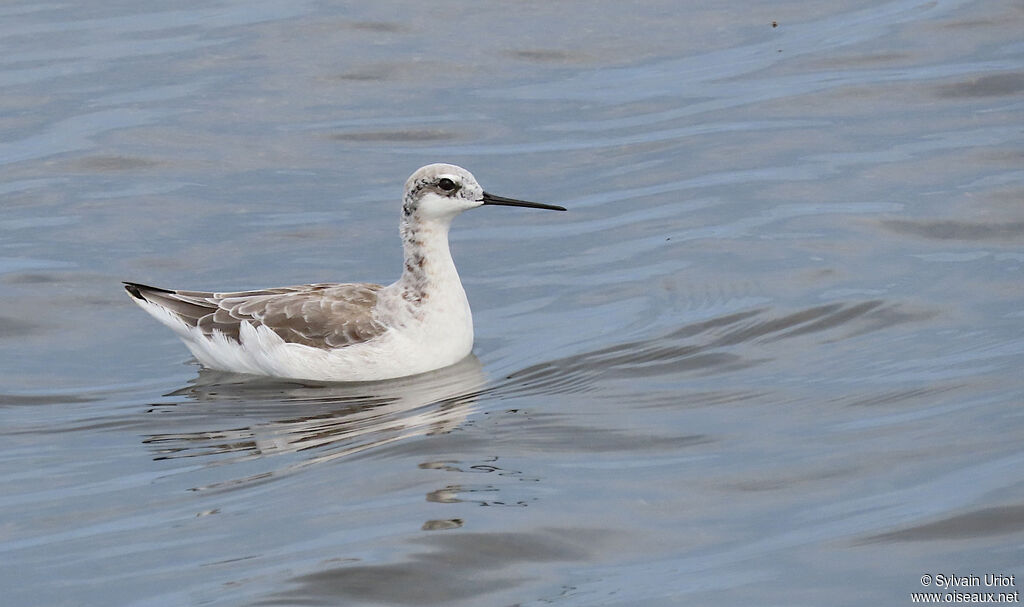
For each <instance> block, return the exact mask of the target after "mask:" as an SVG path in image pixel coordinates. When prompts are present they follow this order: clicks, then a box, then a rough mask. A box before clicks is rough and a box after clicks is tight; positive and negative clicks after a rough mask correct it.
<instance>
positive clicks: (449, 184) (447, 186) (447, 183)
mask: <svg viewBox="0 0 1024 607" xmlns="http://www.w3.org/2000/svg"><path fill="white" fill-rule="evenodd" d="M437 187H439V188H441V189H442V190H444V191H445V192H454V191H455V190H456V189H458V187H459V186H457V185H455V182H454V181H452V180H451V179H448V178H447V177H443V178H442V179H441V180H440V181H438V182H437Z"/></svg>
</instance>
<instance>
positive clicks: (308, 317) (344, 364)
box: [124, 164, 565, 381]
mask: <svg viewBox="0 0 1024 607" xmlns="http://www.w3.org/2000/svg"><path fill="white" fill-rule="evenodd" d="M482 205H503V206H514V207H532V208H537V209H551V210H555V211H564V210H565V207H560V206H557V205H551V204H542V203H538V202H527V201H525V200H516V199H514V198H505V197H502V196H495V195H493V194H490V193H488V192H485V191H484V189H483V188H481V187H480V184H478V183H477V181H476V179H475V178H474V177H473V175H472V174H470V172H469V171H467V170H466V169H464V168H462V167H458V166H455V165H451V164H430V165H427V166H425V167H422V168H420V169H418V170H417V171H416V172H414V173H413V174H412V176H411V177H409V179H408V181H406V182H405V195H404V197H403V199H402V215H401V223H400V228H399V232H400V234H401V237H402V246H403V248H404V253H405V255H404V258H405V259H404V267H403V270H402V275H401V277H400V278H399V279H398V280H397V281H395V282H394V283H392V284H390V285H387V286H382V285H378V284H368V283H342V284H338V283H318V284H308V285H299V286H292V287H280V288H272V289H262V290H259V291H238V292H227V293H218V292H206V291H181V290H172V289H162V288H159V287H150V286H147V285H143V284H139V283H135V282H125V283H124V287H125V290H126V291H128V294H129V295H131V297H132V299H133V300H134V301H135V303H137V304H139V305H140V306H141V307H142V309H144V310H145V311H146V312H148V313H149V314H150V315H152V316H153V317H154V318H156V319H157V320H158V321H160V322H161V323H163V324H165V325H167V326H168V327H170V328H171V329H172V330H174V332H175V333H177V335H178V337H180V338H181V339H182V341H184V342H185V345H186V346H187V347H188V349H189V350H191V351H192V354H193V355H194V356H195V357H196V359H197V360H198V361H199V362H200V363H201V364H203V365H204V366H206V367H209V368H212V369H219V370H222V371H233V372H236V373H248V374H254V375H266V376H271V377H281V378H291V379H307V380H319V381H374V380H382V379H390V378H395V377H403V376H407V375H415V374H418V373H424V372H427V371H432V370H434V369H440V368H442V367H447V366H449V365H453V364H455V363H457V362H459V361H460V360H462V359H463V358H465V357H466V356H467V355H469V353H470V351H471V350H472V348H473V317H472V313H471V312H470V309H469V301H468V300H467V299H466V292H465V290H464V289H463V288H462V281H461V280H460V279H459V274H458V272H457V271H456V269H455V262H454V261H453V260H452V255H451V251H450V250H449V248H448V230H449V227H450V226H451V223H452V220H453V219H454V218H455V216H456V215H458V214H460V213H462V212H463V211H467V210H469V209H473V208H476V207H479V206H482Z"/></svg>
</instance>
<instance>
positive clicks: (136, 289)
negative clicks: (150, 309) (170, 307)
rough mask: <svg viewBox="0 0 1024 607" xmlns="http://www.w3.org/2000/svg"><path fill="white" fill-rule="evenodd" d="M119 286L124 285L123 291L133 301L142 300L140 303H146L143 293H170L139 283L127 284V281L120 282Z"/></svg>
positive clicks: (166, 290)
mask: <svg viewBox="0 0 1024 607" xmlns="http://www.w3.org/2000/svg"><path fill="white" fill-rule="evenodd" d="M121 284H123V285H124V290H125V291H128V294H129V295H131V296H132V297H134V298H135V299H139V300H142V301H147V300H146V295H145V294H144V293H143V292H144V291H152V292H156V293H170V292H171V291H169V290H168V289H161V288H160V287H151V286H149V285H144V284H142V283H139V282H128V281H127V280H125V281H122V282H121Z"/></svg>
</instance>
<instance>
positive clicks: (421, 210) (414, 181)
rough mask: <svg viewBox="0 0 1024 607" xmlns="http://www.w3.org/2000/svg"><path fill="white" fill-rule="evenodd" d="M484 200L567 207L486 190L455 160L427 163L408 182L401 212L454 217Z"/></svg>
mask: <svg viewBox="0 0 1024 607" xmlns="http://www.w3.org/2000/svg"><path fill="white" fill-rule="evenodd" d="M485 204H493V205H504V206H515V207H533V208H537V209H551V210H555V211H564V210H565V208H563V207H559V206H555V205H550V204H541V203H539V202H526V201H525V200H515V199H512V198H504V197H502V196H495V195H493V194H489V193H487V192H485V191H484V189H483V188H482V187H480V184H479V183H477V182H476V179H475V178H474V177H473V175H472V174H471V173H470V172H469V171H467V170H466V169H464V168H462V167H459V166H455V165H454V164H428V165H427V166H425V167H422V168H420V169H418V170H417V171H416V172H415V173H413V174H412V176H411V177H409V179H408V181H406V182H405V196H404V197H403V199H402V212H403V213H404V215H405V216H406V217H410V216H413V215H415V216H416V217H417V218H418V219H419V220H421V221H422V220H430V219H442V220H448V221H451V219H452V218H453V217H455V216H456V215H458V214H459V213H461V212H463V211H467V210H469V209H472V208H476V207H478V206H481V205H485Z"/></svg>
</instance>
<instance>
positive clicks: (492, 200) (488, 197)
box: [484, 192, 565, 211]
mask: <svg viewBox="0 0 1024 607" xmlns="http://www.w3.org/2000/svg"><path fill="white" fill-rule="evenodd" d="M484 204H493V205H499V206H503V207H530V208H531V209H548V210H550V211H564V210H565V207H560V206H558V205H555V204H544V203H541V202H527V201H525V200H516V199H515V198H505V197H504V196H495V195H494V194H488V193H487V192H484Z"/></svg>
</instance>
